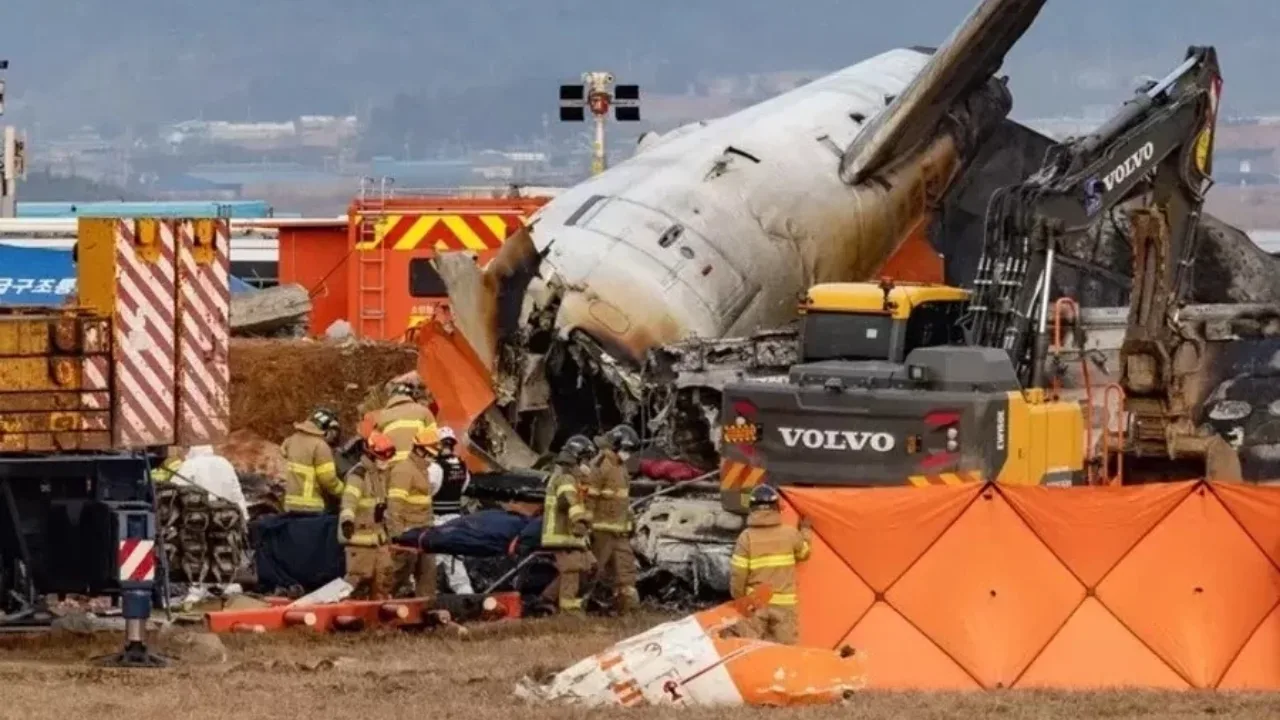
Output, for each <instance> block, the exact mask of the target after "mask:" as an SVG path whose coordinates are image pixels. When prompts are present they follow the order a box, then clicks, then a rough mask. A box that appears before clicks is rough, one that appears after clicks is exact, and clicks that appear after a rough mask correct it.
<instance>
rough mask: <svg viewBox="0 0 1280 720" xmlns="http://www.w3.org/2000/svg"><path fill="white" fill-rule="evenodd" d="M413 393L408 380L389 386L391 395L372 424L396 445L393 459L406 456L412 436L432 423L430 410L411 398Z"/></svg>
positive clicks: (434, 421)
mask: <svg viewBox="0 0 1280 720" xmlns="http://www.w3.org/2000/svg"><path fill="white" fill-rule="evenodd" d="M417 395H418V392H417V391H416V390H415V389H414V387H413V386H412V385H409V384H408V383H396V384H395V385H392V386H391V398H390V399H388V400H387V406H386V407H384V408H382V410H381V411H380V412H379V413H378V418H377V421H376V422H375V423H374V429H375V430H377V431H378V432H380V433H382V434H383V435H386V436H387V437H389V438H391V441H392V442H394V443H395V444H396V460H397V461H399V460H404V459H405V458H407V457H409V454H410V452H411V451H412V450H413V437H414V436H415V435H417V434H418V433H419V432H421V431H423V430H426V429H427V428H429V427H435V424H436V419H435V417H434V416H433V415H432V414H431V410H429V409H428V408H427V406H426V405H423V404H422V403H420V402H418V401H417V400H416V399H415V398H416V397H417Z"/></svg>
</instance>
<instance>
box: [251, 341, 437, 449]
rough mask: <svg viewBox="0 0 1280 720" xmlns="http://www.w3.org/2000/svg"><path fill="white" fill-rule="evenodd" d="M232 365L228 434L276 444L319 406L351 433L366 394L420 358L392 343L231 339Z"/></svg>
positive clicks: (412, 350)
mask: <svg viewBox="0 0 1280 720" xmlns="http://www.w3.org/2000/svg"><path fill="white" fill-rule="evenodd" d="M230 362H231V428H232V430H233V431H234V432H241V431H248V432H251V433H253V435H255V436H257V437H258V438H261V439H262V440H265V441H267V442H271V443H279V442H280V441H282V440H284V438H285V437H286V436H288V435H289V433H291V432H292V431H293V430H292V428H293V423H295V422H297V421H299V420H300V419H302V418H305V417H306V416H307V414H308V413H309V412H311V410H312V408H313V407H315V406H317V405H324V406H327V407H330V408H332V409H333V410H334V411H335V412H337V413H338V415H339V417H340V418H341V419H342V424H343V427H344V428H349V429H350V428H355V427H356V425H357V423H359V421H360V417H361V415H362V414H363V413H364V411H365V410H368V409H370V408H369V407H366V404H367V402H368V401H367V398H368V397H369V395H370V392H371V391H374V392H376V391H377V389H379V388H380V387H381V386H382V385H383V384H384V383H385V382H387V381H388V380H389V379H391V378H393V377H396V376H399V375H402V374H404V373H407V372H410V371H412V370H414V369H415V368H416V366H417V363H418V352H417V350H416V349H415V348H414V347H412V346H410V345H403V344H395V343H375V342H357V341H348V342H343V343H336V342H323V341H314V340H304V339H299V340H292V339H251V338H235V339H233V340H232V341H231V357H230ZM240 438H241V441H244V440H246V439H250V438H249V437H248V436H246V435H244V434H243V433H241V435H240Z"/></svg>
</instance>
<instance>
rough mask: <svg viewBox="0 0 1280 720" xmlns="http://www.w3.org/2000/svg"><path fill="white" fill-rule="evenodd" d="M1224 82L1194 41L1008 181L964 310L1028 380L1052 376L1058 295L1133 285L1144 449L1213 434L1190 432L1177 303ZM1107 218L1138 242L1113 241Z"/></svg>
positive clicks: (1137, 428)
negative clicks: (1102, 116) (1090, 124)
mask: <svg viewBox="0 0 1280 720" xmlns="http://www.w3.org/2000/svg"><path fill="white" fill-rule="evenodd" d="M1221 90H1222V77H1221V74H1220V72H1219V67H1218V58H1217V53H1216V51H1215V50H1214V49H1213V48H1212V47H1192V48H1190V49H1188V51H1187V56H1186V59H1185V60H1184V61H1183V62H1182V63H1181V64H1180V65H1179V66H1178V67H1177V68H1175V69H1174V70H1173V71H1172V72H1171V73H1169V74H1168V75H1167V76H1165V77H1164V78H1163V79H1161V80H1159V81H1153V82H1150V83H1148V84H1146V85H1145V86H1144V87H1142V88H1140V89H1139V90H1138V91H1137V93H1136V94H1135V96H1134V97H1133V98H1132V99H1131V100H1129V101H1128V102H1127V103H1125V104H1124V106H1123V107H1122V108H1121V109H1120V110H1119V112H1117V113H1116V115H1114V116H1113V117H1112V118H1111V119H1110V120H1108V121H1107V122H1105V123H1104V124H1103V125H1101V126H1100V127H1099V128H1098V129H1097V130H1096V131H1094V132H1093V133H1091V134H1089V135H1086V136H1083V137H1080V138H1075V139H1071V140H1068V141H1066V142H1064V143H1061V144H1058V145H1056V146H1054V147H1053V148H1051V149H1050V151H1049V153H1048V155H1047V157H1046V162H1045V164H1044V166H1043V167H1042V168H1041V170H1040V171H1039V172H1038V173H1036V174H1035V175H1034V176H1032V177H1031V178H1029V179H1028V180H1027V181H1026V182H1024V183H1021V184H1019V185H1015V186H1011V187H1008V188H1004V189H1002V190H1001V191H999V192H997V193H996V195H995V196H994V197H993V198H992V202H991V206H990V209H989V212H988V216H987V233H986V245H985V247H984V248H983V255H982V259H981V260H980V261H979V265H978V273H977V276H976V278H975V281H974V288H973V290H974V294H973V299H972V301H971V303H970V307H969V310H968V313H967V316H966V318H965V327H966V332H967V333H968V335H969V340H970V342H971V343H972V344H975V345H980V346H987V347H999V348H1002V349H1004V350H1006V351H1007V352H1008V353H1009V354H1010V357H1011V358H1012V359H1013V361H1014V363H1015V364H1016V365H1017V367H1018V370H1019V377H1020V379H1021V380H1022V382H1023V384H1024V385H1025V386H1030V387H1043V386H1044V385H1045V384H1046V377H1045V368H1046V363H1045V359H1046V353H1047V349H1048V346H1049V337H1050V327H1049V319H1050V317H1051V314H1052V308H1051V300H1052V299H1053V298H1054V297H1060V296H1063V295H1071V294H1076V295H1077V296H1079V297H1080V298H1081V299H1082V300H1083V301H1085V303H1086V304H1090V305H1098V304H1110V303H1111V302H1114V301H1115V300H1116V299H1122V298H1123V297H1124V296H1125V295H1127V296H1128V306H1129V316H1128V326H1127V331H1126V339H1125V342H1124V345H1123V347H1122V349H1121V353H1120V355H1121V366H1122V380H1121V386H1122V387H1123V389H1124V391H1125V396H1126V410H1128V411H1129V412H1130V413H1131V414H1132V415H1133V418H1134V428H1133V433H1132V437H1133V439H1134V443H1135V445H1134V447H1133V448H1131V450H1132V451H1134V452H1136V454H1138V455H1139V456H1156V455H1167V456H1168V457H1170V458H1175V457H1179V456H1183V455H1203V454H1204V449H1203V446H1204V442H1203V440H1204V439H1203V438H1198V439H1192V438H1193V437H1194V436H1196V432H1195V431H1194V429H1193V428H1192V427H1191V425H1192V422H1191V418H1190V415H1191V412H1192V408H1193V405H1194V403H1192V402H1184V400H1183V398H1182V397H1181V395H1182V393H1181V389H1182V386H1183V384H1184V381H1187V376H1188V375H1189V374H1191V373H1193V372H1194V364H1195V363H1194V358H1195V357H1196V353H1195V352H1194V349H1192V350H1191V351H1188V349H1187V348H1185V347H1183V345H1184V344H1185V343H1184V340H1185V338H1182V337H1180V336H1179V334H1178V332H1177V331H1176V329H1175V328H1176V327H1177V324H1176V322H1175V321H1176V317H1175V314H1176V312H1177V310H1178V308H1179V307H1180V306H1181V304H1182V302H1183V299H1184V297H1185V295H1186V293H1187V292H1188V289H1189V287H1190V285H1191V274H1192V270H1193V266H1194V262H1195V255H1196V238H1197V233H1196V228H1197V225H1198V223H1199V220H1200V215H1201V210H1202V207H1203V205H1204V198H1205V193H1206V192H1208V190H1209V188H1210V186H1211V185H1212V154H1213V135H1214V128H1215V123H1216V119H1217V110H1218V98H1219V96H1220V94H1221ZM1117 211H1123V217H1117V215H1118V214H1119V213H1117ZM1104 217H1105V218H1107V219H1109V220H1110V222H1111V223H1112V225H1113V226H1114V227H1115V228H1116V229H1117V230H1118V233H1117V234H1118V235H1119V236H1120V237H1121V238H1122V240H1127V241H1128V244H1129V246H1130V247H1129V252H1120V251H1119V250H1120V248H1119V247H1117V244H1114V243H1113V244H1110V245H1108V244H1106V243H1103V242H1101V237H1102V233H1101V229H1100V225H1101V224H1100V223H1099V222H1098V220H1099V218H1104ZM1119 245H1123V242H1122V243H1119ZM1126 256H1127V257H1126ZM1126 261H1127V262H1129V263H1131V272H1129V273H1125V272H1123V271H1122V270H1121V268H1123V266H1124V264H1125V262H1126ZM1098 288H1103V290H1101V291H1099V290H1098ZM1073 291H1074V292H1073Z"/></svg>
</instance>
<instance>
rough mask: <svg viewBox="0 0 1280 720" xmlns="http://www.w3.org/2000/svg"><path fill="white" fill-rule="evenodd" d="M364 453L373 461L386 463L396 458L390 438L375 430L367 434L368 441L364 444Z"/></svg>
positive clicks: (393, 444) (394, 447)
mask: <svg viewBox="0 0 1280 720" xmlns="http://www.w3.org/2000/svg"><path fill="white" fill-rule="evenodd" d="M364 451H365V454H367V455H368V456H369V457H371V458H373V459H374V460H376V461H379V462H386V461H387V460H390V459H391V458H393V457H395V456H396V444H395V443H394V442H392V440H391V438H389V437H387V436H386V435H383V434H382V433H380V432H378V431H376V430H375V431H374V432H372V433H370V434H369V439H368V440H367V441H366V442H365V444H364Z"/></svg>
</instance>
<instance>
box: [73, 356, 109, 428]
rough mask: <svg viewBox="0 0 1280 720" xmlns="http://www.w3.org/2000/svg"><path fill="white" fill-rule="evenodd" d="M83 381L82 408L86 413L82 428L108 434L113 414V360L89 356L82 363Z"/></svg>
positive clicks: (81, 387)
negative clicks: (111, 378)
mask: <svg viewBox="0 0 1280 720" xmlns="http://www.w3.org/2000/svg"><path fill="white" fill-rule="evenodd" d="M80 368H81V375H82V378H83V381H82V382H81V385H80V389H81V393H80V408H81V410H83V411H84V412H85V414H84V416H83V417H84V421H83V422H82V423H81V428H82V429H84V430H86V431H91V432H106V431H107V430H108V429H109V423H108V422H107V420H108V416H109V414H110V412H111V385H110V377H111V358H110V357H109V356H107V355H88V356H86V357H84V358H83V359H82V360H81V361H80Z"/></svg>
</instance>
